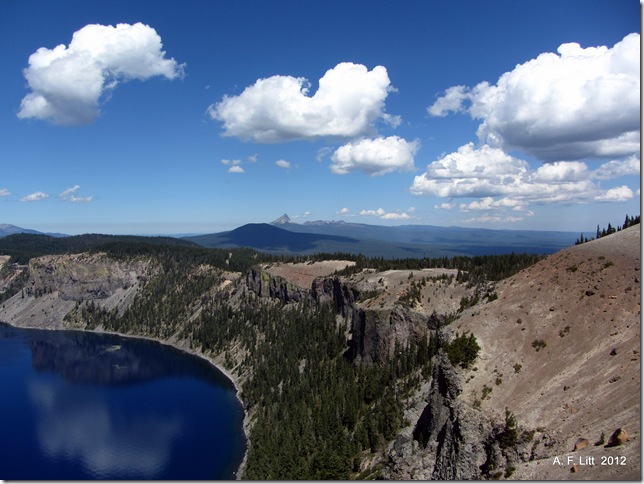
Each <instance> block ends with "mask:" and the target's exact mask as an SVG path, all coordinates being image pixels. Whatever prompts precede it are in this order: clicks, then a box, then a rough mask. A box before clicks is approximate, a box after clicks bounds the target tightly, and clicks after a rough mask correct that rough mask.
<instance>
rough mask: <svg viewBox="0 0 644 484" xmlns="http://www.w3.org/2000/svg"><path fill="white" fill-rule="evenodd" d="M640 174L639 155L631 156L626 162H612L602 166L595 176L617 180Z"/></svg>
mask: <svg viewBox="0 0 644 484" xmlns="http://www.w3.org/2000/svg"><path fill="white" fill-rule="evenodd" d="M639 174H640V157H639V154H637V155H633V156H629V157H628V158H626V159H625V160H611V161H609V162H607V163H604V164H603V165H601V166H600V167H599V168H598V169H597V170H595V172H594V173H593V176H594V177H595V178H599V179H609V178H617V177H620V176H627V175H639Z"/></svg>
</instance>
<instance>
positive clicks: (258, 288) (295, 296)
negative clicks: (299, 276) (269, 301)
mask: <svg viewBox="0 0 644 484" xmlns="http://www.w3.org/2000/svg"><path fill="white" fill-rule="evenodd" d="M245 282H246V286H247V288H248V289H249V290H250V291H252V292H254V293H255V294H257V295H258V296H260V297H270V298H276V299H279V300H281V301H283V302H285V303H287V304H289V303H295V302H300V301H302V300H304V299H305V298H306V297H307V296H308V291H302V290H301V289H300V288H298V287H297V286H295V285H293V284H291V283H289V282H287V281H286V279H284V278H282V277H279V276H274V275H271V274H269V273H268V272H266V271H265V270H263V269H261V268H259V267H253V268H252V269H251V270H249V271H248V272H247V273H246V276H245Z"/></svg>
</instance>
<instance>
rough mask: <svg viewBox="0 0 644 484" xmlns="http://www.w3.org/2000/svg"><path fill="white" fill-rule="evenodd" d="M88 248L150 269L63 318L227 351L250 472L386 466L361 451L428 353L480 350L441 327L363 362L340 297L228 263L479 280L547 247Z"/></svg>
mask: <svg viewBox="0 0 644 484" xmlns="http://www.w3.org/2000/svg"><path fill="white" fill-rule="evenodd" d="M6 247H7V246H5V250H6ZM77 248H78V246H73V247H68V248H67V249H65V250H68V251H75V250H76V249H77ZM29 250H32V251H34V253H39V252H41V251H42V250H45V249H38V250H35V249H34V248H33V247H32V248H31V249H29ZM61 250H63V249H61ZM91 251H92V252H101V253H107V254H108V255H109V256H110V257H112V258H115V259H122V260H127V259H131V258H145V259H147V260H150V261H151V264H152V266H153V268H154V270H153V271H152V275H151V276H150V277H149V279H147V280H146V281H145V283H144V284H143V286H142V288H141V290H140V292H139V294H138V295H137V297H136V298H135V300H134V301H133V303H132V304H131V305H130V306H129V307H128V308H127V310H125V311H124V312H123V313H122V314H120V315H119V313H118V312H117V311H116V310H111V311H109V310H106V309H104V308H103V307H101V305H100V304H99V301H97V302H95V301H93V300H89V301H84V302H79V303H77V304H76V307H75V308H74V309H73V310H72V311H71V312H70V313H69V314H68V315H67V317H66V318H67V319H68V320H69V321H74V322H76V323H81V324H84V325H85V328H87V329H95V328H97V327H100V328H102V329H104V330H108V331H115V332H120V333H126V334H133V335H145V336H152V337H156V338H159V339H163V340H166V339H169V338H171V337H175V338H178V339H179V340H182V341H186V342H188V344H189V345H190V346H191V347H192V348H193V349H194V350H196V351H200V352H203V353H204V354H206V355H211V356H218V355H223V364H224V366H225V367H226V368H227V369H228V370H229V371H230V372H231V373H233V374H234V375H242V376H243V378H241V379H240V381H241V392H242V398H243V401H244V404H245V407H246V411H247V412H250V413H251V414H252V418H253V423H252V426H251V430H250V442H251V445H250V450H249V454H248V459H247V463H246V468H245V472H244V475H243V477H244V478H248V479H348V478H373V477H378V476H379V473H378V470H377V466H376V468H375V469H374V468H372V467H370V466H368V465H367V466H364V465H363V463H364V462H365V459H366V460H369V459H370V458H373V456H377V455H381V454H382V453H383V452H384V451H385V449H386V446H387V444H388V443H389V442H390V441H391V440H392V439H394V438H395V437H396V435H397V432H398V431H399V429H400V428H401V427H402V426H405V425H407V424H408V422H404V420H403V414H404V408H405V405H407V404H408V399H409V397H410V396H411V395H412V394H413V393H414V392H415V391H416V390H417V389H419V388H420V385H421V384H422V382H425V381H427V380H428V378H429V376H430V374H431V368H432V366H431V365H432V357H433V356H434V355H435V354H436V352H437V351H438V350H439V348H443V350H444V351H445V352H446V354H447V355H448V356H449V358H450V360H452V363H453V364H454V365H459V366H461V367H463V368H467V367H469V366H470V364H471V363H472V361H474V360H475V359H476V355H477V353H478V345H477V344H476V339H475V338H474V336H473V335H471V334H470V335H460V336H458V337H457V338H456V339H454V340H452V341H449V340H447V339H445V338H444V337H443V336H442V333H441V331H438V332H436V333H431V334H430V333H429V332H428V333H427V334H425V335H423V336H422V337H419V338H418V339H417V340H411V341H410V343H409V344H408V345H407V346H405V347H401V346H397V347H396V349H395V351H394V352H393V354H391V355H388V356H387V357H385V358H384V359H383V360H382V361H379V362H378V363H377V364H365V363H356V362H355V361H351V358H350V357H349V355H348V351H347V349H348V346H347V337H348V330H349V329H350V328H349V327H348V324H349V323H348V321H346V320H342V318H339V317H338V308H337V307H335V306H334V304H333V303H324V304H317V303H316V302H315V301H313V300H305V301H303V302H301V303H298V304H286V303H285V302H284V301H280V300H275V299H268V298H260V297H258V296H257V295H256V294H254V293H253V292H251V291H247V290H244V289H243V288H242V287H241V283H240V282H239V281H238V282H236V283H233V284H229V285H224V286H222V280H223V274H224V271H230V272H237V273H243V272H245V271H247V270H248V269H249V268H251V267H252V266H253V265H255V264H257V263H259V262H281V261H283V262H303V261H311V260H325V259H345V260H346V259H348V260H354V261H355V262H356V265H355V266H354V267H353V268H349V269H347V270H346V271H345V272H344V273H345V274H349V273H352V272H356V271H359V270H362V269H364V268H367V267H369V268H375V269H378V270H388V269H410V270H411V269H420V268H427V267H446V268H453V269H458V270H459V272H458V279H459V282H463V283H471V284H475V283H480V282H482V281H483V280H484V279H485V280H497V279H500V278H503V277H507V276H508V275H509V274H511V273H514V272H517V271H519V270H521V269H523V268H525V267H527V266H529V265H531V264H532V263H534V262H536V261H537V260H539V259H540V257H538V256H534V255H524V254H508V255H504V256H489V257H488V256H477V257H472V258H470V257H455V258H437V259H394V260H390V259H381V258H365V257H363V256H361V255H357V256H356V255H351V254H320V255H318V256H311V257H306V258H301V257H281V256H267V255H264V254H260V253H257V252H255V251H253V250H250V249H231V250H222V249H203V248H197V247H191V246H183V245H174V244H172V243H171V241H161V240H156V241H154V242H153V243H150V242H149V241H140V240H136V239H129V240H123V239H113V240H100V241H99V242H97V243H95V244H94V245H93V246H92V247H91ZM63 252H64V250H63ZM26 253H27V252H26V250H25V247H23V248H22V249H18V250H16V251H15V252H14V253H13V254H11V253H10V255H12V256H13V257H15V260H16V261H22V259H20V258H21V257H24V256H25V254H26ZM342 275H343V273H338V274H337V275H336V276H338V277H340V276H342ZM404 302H405V301H401V304H402V303H404Z"/></svg>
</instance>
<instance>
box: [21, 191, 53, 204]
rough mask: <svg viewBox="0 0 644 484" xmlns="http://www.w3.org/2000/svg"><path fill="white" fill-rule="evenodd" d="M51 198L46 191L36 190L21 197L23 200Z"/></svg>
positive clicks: (31, 200)
mask: <svg viewBox="0 0 644 484" xmlns="http://www.w3.org/2000/svg"><path fill="white" fill-rule="evenodd" d="M47 198H49V195H48V194H46V193H44V192H35V193H31V194H30V195H27V196H25V197H22V198H21V199H20V201H21V202H40V201H42V200H45V199H47Z"/></svg>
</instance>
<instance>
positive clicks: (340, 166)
mask: <svg viewBox="0 0 644 484" xmlns="http://www.w3.org/2000/svg"><path fill="white" fill-rule="evenodd" d="M419 145H420V143H419V142H418V141H406V140H405V139H403V138H400V137H398V136H389V137H387V138H382V137H380V138H375V139H368V138H363V139H359V140H356V141H352V142H350V143H348V144H345V145H343V146H341V147H340V148H338V149H337V150H336V151H335V152H334V153H333V155H332V156H331V162H332V164H331V171H333V172H334V173H337V174H341V175H344V174H347V173H350V172H353V171H362V172H365V173H368V174H370V175H383V174H385V173H390V172H392V171H404V172H408V171H413V170H414V156H415V155H416V152H417V151H418V148H419Z"/></svg>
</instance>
